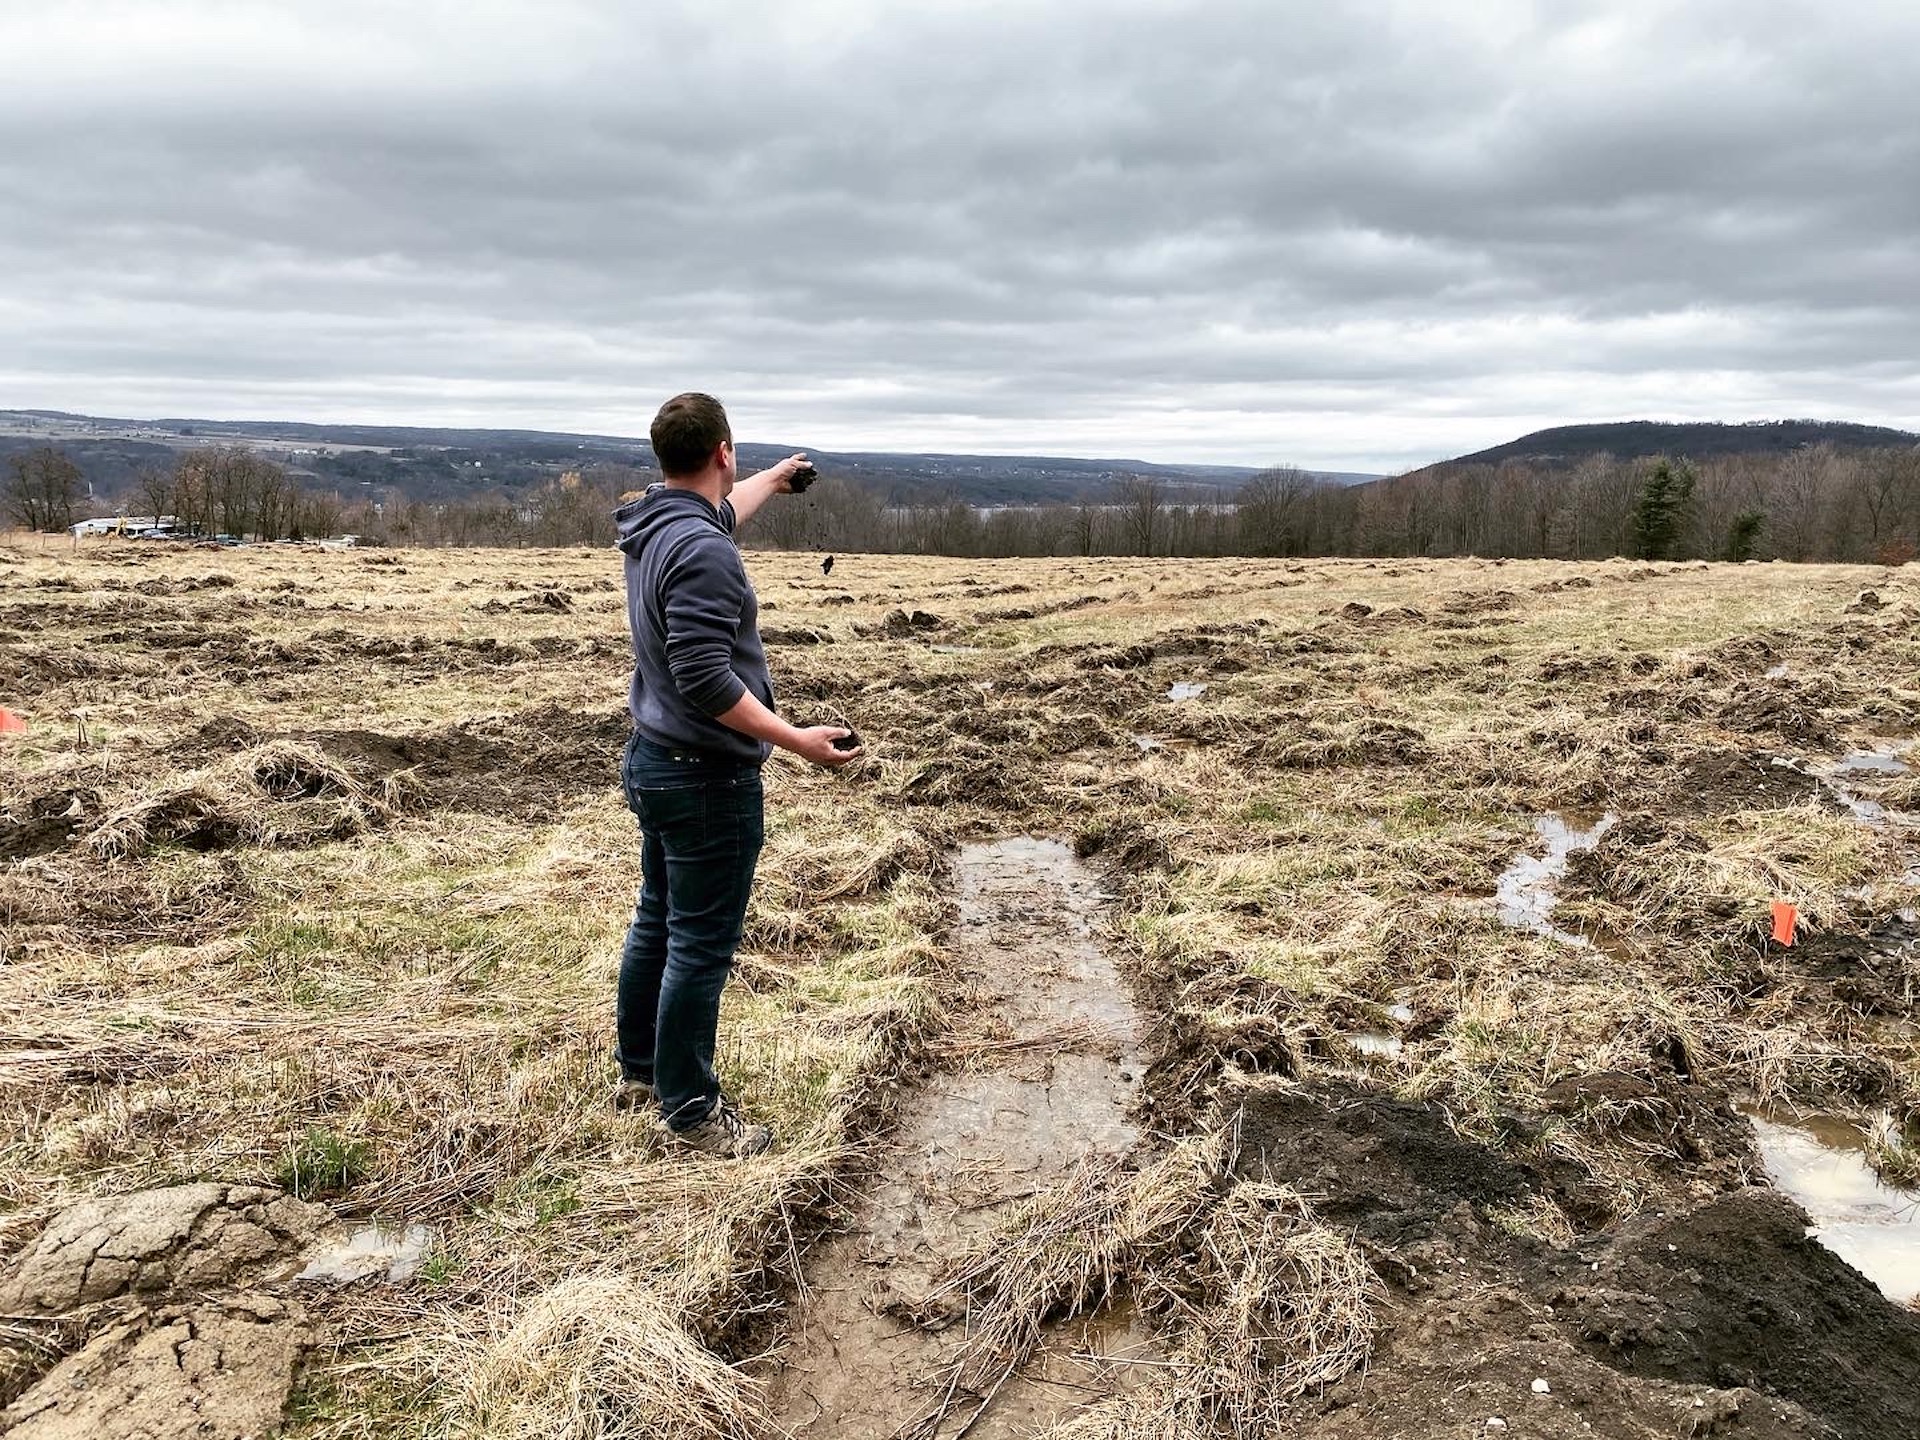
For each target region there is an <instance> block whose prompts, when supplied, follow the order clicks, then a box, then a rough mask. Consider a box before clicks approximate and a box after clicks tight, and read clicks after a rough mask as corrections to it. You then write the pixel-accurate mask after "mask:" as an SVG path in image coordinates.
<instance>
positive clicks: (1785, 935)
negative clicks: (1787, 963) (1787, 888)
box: [1773, 900, 1800, 945]
mask: <svg viewBox="0 0 1920 1440" xmlns="http://www.w3.org/2000/svg"><path fill="white" fill-rule="evenodd" d="M1799 923H1800V907H1799V906H1798V905H1789V904H1788V903H1787V902H1786V901H1784V900H1776V901H1774V902H1773V943H1774V944H1776V945H1791V944H1793V931H1794V927H1795V926H1797V925H1798V924H1799Z"/></svg>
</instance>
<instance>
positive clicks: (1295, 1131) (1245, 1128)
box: [1234, 1081, 1539, 1248]
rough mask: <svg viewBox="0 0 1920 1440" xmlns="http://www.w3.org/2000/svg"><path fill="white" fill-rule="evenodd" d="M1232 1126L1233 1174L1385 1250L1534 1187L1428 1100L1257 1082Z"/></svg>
mask: <svg viewBox="0 0 1920 1440" xmlns="http://www.w3.org/2000/svg"><path fill="white" fill-rule="evenodd" d="M1238 1127H1239V1154H1238V1158H1237V1160H1236V1162H1235V1167H1234V1168H1235V1171H1236V1173H1237V1174H1239V1175H1240V1176H1241V1177H1242V1178H1261V1179H1265V1178H1271V1179H1273V1180H1277V1181H1279V1182H1280V1183H1282V1184H1286V1185H1291V1186H1293V1187H1294V1188H1295V1189H1297V1190H1299V1191H1300V1192H1301V1193H1303V1194H1307V1195H1312V1196H1314V1197H1315V1208H1316V1210H1317V1211H1318V1212H1319V1214H1320V1216H1321V1217H1322V1218H1323V1219H1325V1220H1327V1221H1329V1222H1331V1223H1333V1224H1335V1225H1338V1226H1340V1227H1342V1228H1345V1229H1351V1230H1353V1231H1355V1232H1356V1233H1357V1234H1358V1235H1360V1236H1361V1237H1362V1238H1363V1239H1365V1240H1368V1241H1371V1242H1373V1243H1374V1244H1376V1245H1380V1246H1385V1247H1389V1248H1399V1247H1401V1246H1405V1245H1408V1244H1411V1243H1416V1242H1418V1241H1421V1240H1424V1239H1427V1238H1428V1237H1429V1236H1430V1235H1432V1234H1433V1232H1434V1231H1435V1230H1436V1229H1437V1228H1438V1227H1439V1225H1440V1224H1441V1222H1442V1220H1443V1218H1444V1217H1446V1216H1448V1215H1449V1213H1450V1212H1452V1211H1453V1210H1454V1208H1455V1207H1456V1206H1458V1205H1460V1204H1461V1203H1462V1202H1463V1201H1464V1202H1465V1203H1466V1204H1468V1205H1470V1206H1472V1207H1474V1208H1475V1209H1476V1210H1479V1211H1485V1210H1487V1209H1490V1208H1497V1207H1504V1206H1510V1205H1514V1204H1516V1203H1518V1202H1520V1201H1522V1200H1525V1199H1526V1198H1528V1197H1529V1196H1531V1195H1533V1194H1535V1193H1537V1191H1538V1189H1539V1186H1538V1185H1537V1184H1536V1181H1535V1179H1534V1177H1533V1176H1532V1175H1530V1174H1529V1173H1528V1172H1527V1171H1526V1170H1524V1169H1522V1168H1521V1167H1520V1166H1518V1165H1515V1164H1512V1163H1511V1162H1509V1161H1507V1160H1503V1159H1501V1158H1500V1157H1499V1156H1497V1155H1495V1154H1494V1153H1493V1152H1492V1151H1490V1150H1488V1149H1486V1148H1485V1147H1484V1146H1481V1145H1476V1144H1474V1143H1473V1142H1472V1141H1469V1140H1463V1139H1461V1138H1460V1137H1459V1136H1458V1135H1456V1134H1454V1133H1453V1131H1452V1130H1451V1129H1450V1128H1449V1127H1448V1125H1447V1122H1446V1120H1445V1119H1444V1118H1443V1117H1442V1116H1441V1114H1440V1113H1439V1111H1438V1110H1436V1109H1430V1108H1428V1107H1427V1106H1424V1105H1414V1104H1409V1103H1406V1102H1404V1101H1399V1100H1389V1099H1385V1098H1383V1097H1379V1096H1373V1095H1365V1094H1361V1093H1359V1092H1348V1091H1339V1090H1335V1091H1328V1092H1325V1093H1324V1095H1322V1096H1316V1095H1315V1094H1313V1093H1311V1092H1309V1091H1307V1090H1305V1089H1303V1088H1300V1087H1297V1086H1285V1085H1276V1084H1274V1083H1272V1082H1270V1081H1263V1082H1259V1083H1257V1084H1255V1085H1253V1086H1251V1087H1249V1088H1247V1089H1246V1090H1245V1092H1244V1093H1243V1095H1242V1096H1241V1097H1240V1099H1239V1107H1238Z"/></svg>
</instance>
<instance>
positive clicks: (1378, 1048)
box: [1345, 1000, 1413, 1060]
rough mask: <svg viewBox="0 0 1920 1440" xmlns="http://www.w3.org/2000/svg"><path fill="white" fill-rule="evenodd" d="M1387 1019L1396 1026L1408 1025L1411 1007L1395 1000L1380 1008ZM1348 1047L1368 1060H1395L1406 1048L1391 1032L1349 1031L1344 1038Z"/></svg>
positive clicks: (1403, 1042) (1385, 1030) (1386, 1030)
mask: <svg viewBox="0 0 1920 1440" xmlns="http://www.w3.org/2000/svg"><path fill="white" fill-rule="evenodd" d="M1382 1009H1383V1011H1384V1013H1385V1014H1386V1017H1387V1019H1389V1020H1391V1021H1393V1023H1394V1024H1396V1025H1409V1024H1411V1023H1412V1022H1413V1007H1412V1006H1411V1005H1408V1004H1406V1003H1404V1002H1402V1001H1398V1000H1396V1001H1395V1002H1394V1003H1393V1004H1391V1005H1386V1006H1383V1007H1382ZM1345 1039H1346V1042H1347V1044H1348V1045H1350V1046H1352V1047H1353V1049H1354V1050H1355V1051H1356V1052H1357V1053H1359V1054H1361V1055H1364V1056H1366V1057H1367V1058H1368V1059H1370V1060H1396V1059H1398V1058H1399V1056H1400V1052H1401V1051H1402V1050H1404V1049H1405V1048H1406V1042H1405V1041H1404V1040H1402V1039H1401V1038H1400V1036H1399V1035H1398V1034H1396V1033H1395V1032H1393V1031H1392V1030H1388V1029H1385V1028H1382V1029H1378V1030H1351V1031H1348V1032H1347V1034H1346V1036H1345Z"/></svg>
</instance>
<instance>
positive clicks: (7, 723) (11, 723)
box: [0, 705, 27, 735]
mask: <svg viewBox="0 0 1920 1440" xmlns="http://www.w3.org/2000/svg"><path fill="white" fill-rule="evenodd" d="M26 733H27V722H26V721H24V720H22V719H21V718H20V717H19V716H18V715H16V714H14V713H13V711H11V710H9V709H7V707H6V706H4V705H0V735H24V734H26Z"/></svg>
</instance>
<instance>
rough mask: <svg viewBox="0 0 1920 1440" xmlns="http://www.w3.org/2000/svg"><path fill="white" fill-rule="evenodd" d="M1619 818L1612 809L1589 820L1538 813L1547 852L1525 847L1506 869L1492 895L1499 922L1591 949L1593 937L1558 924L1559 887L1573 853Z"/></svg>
mask: <svg viewBox="0 0 1920 1440" xmlns="http://www.w3.org/2000/svg"><path fill="white" fill-rule="evenodd" d="M1619 819H1620V817H1619V816H1617V815H1615V814H1614V813H1613V812H1612V811H1608V812H1607V813H1606V814H1604V815H1601V816H1598V817H1595V818H1592V819H1589V820H1587V821H1586V823H1585V824H1584V825H1583V824H1581V823H1580V822H1579V821H1578V820H1570V819H1568V818H1567V817H1565V816H1561V815H1541V816H1538V817H1536V818H1535V820H1534V822H1533V830H1534V836H1535V838H1536V839H1537V840H1542V841H1545V842H1546V853H1545V854H1543V855H1532V854H1529V853H1527V852H1526V851H1524V850H1523V851H1522V852H1521V853H1520V854H1518V855H1516V856H1515V857H1514V859H1513V863H1512V864H1510V865H1508V866H1507V868H1506V869H1505V870H1504V871H1502V872H1501V874H1500V878H1499V880H1498V881H1497V882H1495V885H1494V894H1493V905H1494V911H1495V913H1496V914H1498V915H1499V917H1500V923H1501V924H1502V925H1506V926H1509V927H1511V928H1513V929H1515V930H1526V931H1529V932H1531V933H1532V934H1535V935H1544V936H1547V937H1548V938H1549V939H1553V940H1558V941H1559V942H1560V943H1561V944H1563V945H1574V946H1578V947H1580V948H1582V949H1591V948H1592V945H1593V942H1592V941H1590V940H1589V939H1587V937H1586V936H1584V935H1576V934H1574V933H1573V932H1572V931H1570V930H1562V929H1561V928H1560V927H1559V926H1557V925H1555V924H1554V923H1553V912H1554V907H1555V906H1557V905H1558V904H1559V903H1560V896H1559V893H1558V891H1556V890H1555V888H1554V887H1555V886H1556V885H1557V884H1558V883H1559V881H1560V880H1561V879H1562V877H1564V876H1565V875H1566V873H1567V867H1568V865H1569V864H1570V863H1571V861H1572V858H1573V857H1574V856H1575V855H1580V854H1584V853H1585V852H1587V851H1589V850H1591V849H1593V847H1594V846H1595V845H1598V844H1599V843H1600V840H1601V837H1603V836H1604V835H1605V834H1606V833H1607V832H1608V831H1609V830H1611V829H1612V828H1613V827H1614V826H1615V825H1616V824H1618V823H1619Z"/></svg>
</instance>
